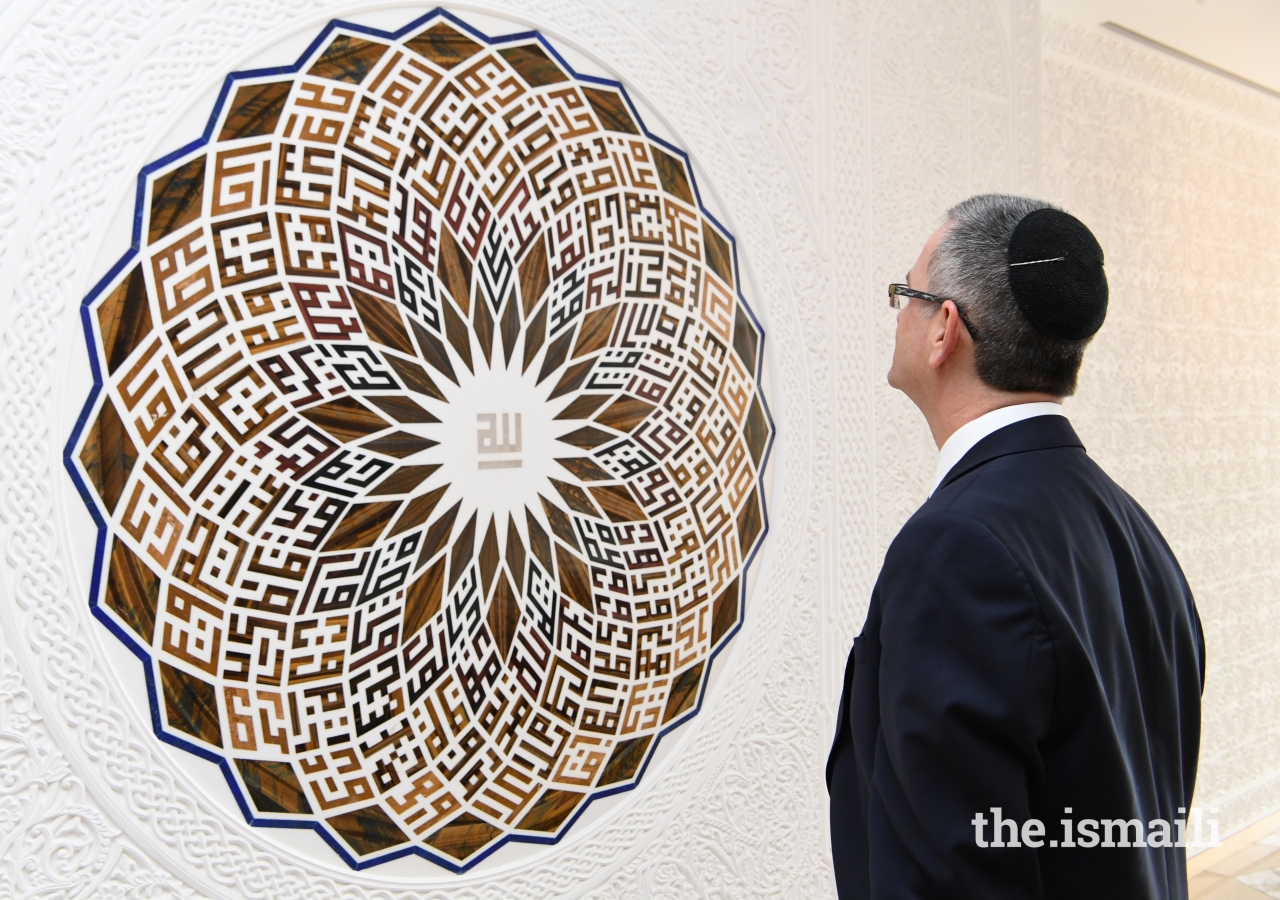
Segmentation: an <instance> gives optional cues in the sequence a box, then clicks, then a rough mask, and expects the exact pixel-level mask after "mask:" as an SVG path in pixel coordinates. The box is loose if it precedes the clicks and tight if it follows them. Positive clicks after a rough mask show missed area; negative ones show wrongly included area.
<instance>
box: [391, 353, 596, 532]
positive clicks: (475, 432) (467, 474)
mask: <svg viewBox="0 0 1280 900" xmlns="http://www.w3.org/2000/svg"><path fill="white" fill-rule="evenodd" d="M511 362H512V367H511V368H506V367H505V366H504V365H503V361H502V357H501V355H500V353H495V359H494V361H493V368H489V367H488V366H486V365H485V362H484V359H483V358H482V357H479V358H476V360H475V372H474V373H473V372H470V371H468V370H467V369H466V368H465V367H462V366H459V367H458V370H457V372H456V375H457V377H458V384H456V385H455V384H453V383H452V382H450V381H448V380H447V379H444V378H440V379H438V387H439V388H440V392H441V393H443V394H444V395H445V397H446V400H447V402H441V401H439V400H436V401H434V402H433V401H427V402H426V403H425V404H424V405H426V406H427V407H428V408H429V409H430V410H431V412H432V413H433V414H434V415H435V416H436V417H437V418H438V419H440V422H439V424H430V425H420V426H417V428H416V429H415V430H416V431H418V433H420V434H422V435H423V436H424V437H429V438H431V439H432V440H435V441H439V442H440V443H439V445H438V446H436V447H431V448H429V449H427V450H424V451H422V452H421V453H418V454H415V455H414V457H413V458H412V459H410V460H405V462H410V463H412V464H414V465H421V464H426V463H439V464H440V466H441V468H440V471H438V472H436V473H434V474H433V475H432V477H431V478H430V479H429V480H428V481H427V482H426V483H425V484H424V485H423V486H422V488H420V489H419V491H422V490H424V489H434V488H436V487H439V486H440V485H442V484H445V483H448V484H449V485H450V487H449V490H448V491H447V492H446V494H445V496H444V498H443V499H442V503H445V504H449V505H452V504H453V503H456V502H457V501H458V500H462V501H463V503H462V509H461V510H460V513H461V517H460V518H461V520H462V521H466V519H468V518H470V516H471V513H472V512H473V511H475V512H477V513H478V521H479V522H481V523H485V522H487V521H489V519H490V517H491V516H494V517H497V519H498V521H499V522H504V521H505V520H506V518H507V515H508V514H511V515H513V516H515V517H516V521H518V522H523V513H521V509H522V508H523V507H528V508H529V509H530V510H532V511H534V512H535V513H536V514H538V515H541V512H542V504H541V502H540V501H539V499H538V495H539V493H541V494H543V495H544V496H548V499H550V498H552V497H555V496H556V494H555V491H554V489H553V487H552V485H551V484H550V483H549V482H548V481H547V479H548V478H558V479H560V480H562V481H563V480H566V479H570V478H571V476H570V475H569V473H568V472H567V471H566V470H565V469H564V468H563V467H562V466H561V465H560V464H559V463H557V462H556V457H557V456H559V457H571V456H577V455H579V454H578V453H576V452H575V450H574V448H573V447H570V446H567V445H565V444H563V443H560V442H559V441H557V440H556V438H557V437H559V436H560V435H562V434H565V433H566V432H569V431H572V430H573V424H572V423H567V422H557V421H555V415H556V413H558V412H559V411H560V410H561V409H562V408H563V407H564V406H566V405H568V403H569V401H570V400H572V397H567V396H566V397H559V398H557V399H556V400H548V395H549V394H550V393H551V392H552V390H553V389H554V387H555V384H556V379H555V378H554V377H551V378H548V379H547V380H546V381H544V382H543V383H542V384H537V383H536V382H537V372H538V366H536V365H533V366H530V367H529V370H528V371H527V372H524V373H521V371H520V369H519V364H520V360H519V359H517V358H514V357H513V358H512V361H511Z"/></svg>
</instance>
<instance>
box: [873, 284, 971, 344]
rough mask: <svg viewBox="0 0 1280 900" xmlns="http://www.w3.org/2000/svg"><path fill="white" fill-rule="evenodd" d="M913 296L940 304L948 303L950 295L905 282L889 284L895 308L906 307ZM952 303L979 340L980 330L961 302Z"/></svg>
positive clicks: (890, 295)
mask: <svg viewBox="0 0 1280 900" xmlns="http://www.w3.org/2000/svg"><path fill="white" fill-rule="evenodd" d="M912 297H918V298H919V299H921V300H928V301H929V302H930V303H936V304H938V305H939V306H941V305H942V304H944V303H946V302H947V300H949V299H951V298H949V297H939V296H938V295H937V294H927V293H925V292H924V291H917V290H916V289H915V288H910V287H907V286H906V285H905V284H891V285H889V305H890V306H891V307H893V308H894V309H904V308H905V307H906V305H907V303H908V302H910V300H911V298H912ZM951 302H952V304H953V305H954V306H955V308H956V312H958V313H959V314H960V321H961V322H963V323H964V327H965V328H967V329H968V330H969V336H970V337H971V338H973V340H974V341H975V342H976V341H977V340H978V331H977V329H975V328H974V327H973V323H972V322H970V321H969V317H968V316H966V315H965V314H964V310H963V309H961V308H960V304H959V303H956V301H954V300H952V301H951Z"/></svg>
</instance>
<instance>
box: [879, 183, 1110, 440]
mask: <svg viewBox="0 0 1280 900" xmlns="http://www.w3.org/2000/svg"><path fill="white" fill-rule="evenodd" d="M907 283H908V285H909V286H910V287H911V288H914V289H915V290H917V291H925V292H928V293H930V294H933V295H935V296H937V297H941V298H946V299H947V300H948V301H949V302H946V303H942V304H939V303H935V302H931V301H928V300H921V299H912V300H911V301H910V302H909V304H908V305H907V306H906V307H904V308H903V309H902V310H901V311H900V312H899V314H898V333H897V338H896V341H895V347H894V360H893V366H892V368H891V369H890V371H889V383H890V384H891V385H893V386H894V387H897V388H899V389H901V390H903V391H904V392H905V393H906V394H907V395H908V396H910V397H911V399H912V400H914V401H915V402H916V404H917V405H918V406H920V408H921V410H922V411H924V413H925V415H926V417H928V418H929V419H930V424H931V426H934V425H935V423H934V419H935V418H936V417H937V416H938V415H942V416H946V415H948V414H949V413H948V408H949V407H952V406H955V405H956V404H957V403H959V404H961V405H962V406H964V407H965V408H966V409H972V408H975V406H986V407H988V408H990V409H994V408H998V407H999V406H1007V405H1010V404H1011V403H1017V402H1023V401H1026V400H1035V399H1061V398H1063V397H1067V396H1069V395H1071V394H1072V393H1074V391H1075V387H1076V377H1077V375H1078V373H1079V371H1080V363H1081V360H1082V358H1083V356H1084V348H1085V346H1086V345H1087V344H1088V343H1089V339H1090V338H1091V337H1092V336H1093V334H1094V332H1096V331H1097V329H1098V327H1099V326H1100V325H1101V324H1102V317H1103V316H1104V315H1105V313H1106V295H1107V294H1106V292H1107V288H1106V276H1105V275H1104V274H1103V271H1102V250H1101V248H1100V247H1098V244H1097V241H1095V240H1094V239H1093V235H1092V234H1091V233H1089V230H1088V229H1087V228H1086V227H1085V226H1084V225H1083V224H1082V223H1080V222H1079V221H1078V220H1076V219H1074V218H1072V217H1071V216H1069V215H1067V214H1066V213H1063V212H1062V211H1060V210H1058V209H1057V207H1054V206H1052V205H1050V204H1048V203H1044V202H1042V201H1038V200H1031V199H1028V198H1025V197H1013V196H1009V195H1004V194H985V195H981V196H977V197H971V198H970V199H968V200H966V201H964V202H963V203H960V204H958V205H957V206H955V207H953V208H952V209H950V210H949V211H948V212H947V215H946V219H945V221H944V222H943V224H942V226H941V227H940V228H939V229H938V230H937V231H935V232H934V233H933V235H931V236H930V238H929V240H928V241H927V242H926V243H925V246H924V249H923V250H922V251H921V253H920V258H919V259H918V260H917V261H916V264H915V265H914V266H913V267H912V269H911V272H910V273H909V274H908V281H907ZM961 313H962V314H963V315H961ZM965 320H967V323H966V321H965ZM970 326H972V331H970ZM973 335H977V338H976V339H975V338H974V336H973ZM939 406H941V408H940V409H931V407H939ZM983 411H987V410H985V409H984V410H983ZM978 414H979V415H980V414H981V413H978ZM961 424H963V423H961ZM946 430H947V429H944V431H946ZM934 431H935V436H938V429H937V427H935V428H934ZM944 439H945V438H944Z"/></svg>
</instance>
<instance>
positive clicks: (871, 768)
mask: <svg viewBox="0 0 1280 900" xmlns="http://www.w3.org/2000/svg"><path fill="white" fill-rule="evenodd" d="M1203 685H1204V639H1203V635H1202V633H1201V630H1200V620H1199V618H1198V616H1197V614H1196V609H1195V604H1194V602H1193V601H1192V597H1191V591H1190V588H1189V587H1188V586H1187V582H1186V579H1185V578H1184V577H1183V575H1182V571H1181V569H1180V568H1179V567H1178V563H1177V560H1175V559H1174V556H1173V553H1172V551H1170V549H1169V546H1168V545H1167V544H1166V543H1165V541H1164V539H1163V538H1162V537H1161V536H1160V532H1159V531H1158V530H1157V529H1156V526H1155V524H1154V523H1153V522H1152V521H1151V519H1150V518H1149V517H1148V516H1147V514H1146V513H1145V512H1144V511H1143V510H1142V508H1141V507H1140V506H1138V504H1137V503H1136V502H1135V501H1134V500H1133V498H1132V497H1130V496H1129V495H1128V494H1126V493H1125V492H1124V491H1123V490H1121V489H1120V487H1119V486H1117V485H1116V483H1115V482H1113V481H1112V480H1111V479H1110V478H1109V477H1107V475H1106V473H1105V472H1103V471H1102V470H1101V469H1100V468H1098V466H1097V465H1096V464H1095V463H1094V462H1093V461H1092V460H1090V459H1089V457H1088V456H1086V455H1085V451H1084V446H1083V445H1082V444H1081V443H1080V440H1079V438H1077V437H1076V434H1075V431H1074V430H1073V429H1072V428H1071V425H1070V423H1068V422H1067V420H1066V419H1065V418H1063V417H1062V416H1039V417H1036V418H1032V419H1025V420H1023V421H1021V422H1017V423H1015V424H1012V425H1009V426H1006V427H1005V428H1002V429H1000V430H998V431H996V432H994V433H993V434H991V435H988V436H987V437H986V438H984V439H983V440H981V441H980V442H978V444H976V445H975V446H974V447H973V449H971V450H970V451H969V453H968V454H967V455H965V457H964V458H963V459H962V460H961V461H960V462H959V463H957V464H956V466H955V467H954V468H953V469H952V470H951V471H950V473H948V475H947V476H946V478H945V479H944V480H943V482H942V484H941V486H940V487H939V488H938V490H937V491H935V492H934V494H933V496H932V497H930V498H929V500H928V501H927V502H926V503H925V504H924V505H923V506H922V507H920V509H919V510H918V511H917V512H916V513H915V515H913V516H912V517H911V519H910V520H909V521H908V522H907V524H906V525H904V526H903V528H902V531H901V532H899V534H898V536H897V537H896V538H895V539H894V541H893V543H892V544H891V545H890V547H889V551H888V553H887V554H886V555H885V561H884V567H883V569H882V570H881V572H880V578H879V580H878V581H877V583H876V587H875V590H874V592H873V593H872V597H871V606H870V609H869V611H868V613H867V620H866V625H865V627H864V628H863V630H862V634H861V635H859V636H858V638H857V639H856V640H855V641H854V645H853V652H852V654H850V657H849V662H848V664H847V666H846V671H845V684H844V693H843V696H842V697H841V700H840V715H839V719H838V723H837V727H836V738H835V743H834V745H833V747H832V750H831V755H830V757H829V759H828V762H827V788H828V791H829V792H830V797H831V845H832V854H833V858H834V863H835V874H836V884H837V886H838V889H839V893H840V898H841V900H858V898H874V900H890V898H894V900H896V898H930V900H941V898H956V900H977V898H981V900H997V898H1015V897H1016V898H1032V897H1035V898H1072V900H1076V898H1088V900H1101V898H1109V897H1115V898H1123V900H1145V898H1152V900H1154V898H1161V900H1164V898H1185V897H1186V896H1187V881H1186V857H1185V850H1183V849H1182V848H1168V849H1164V848H1149V847H1148V848H1139V847H1129V848H1124V847H1119V846H1117V847H1114V848H1103V847H1093V848H1091V849H1084V848H1081V847H1076V848H1072V849H1063V848H1061V847H1058V848H1051V847H1050V846H1049V845H1048V842H1049V840H1050V839H1055V840H1060V839H1061V835H1062V830H1063V826H1062V825H1061V824H1060V820H1061V819H1063V818H1071V819H1072V820H1073V821H1074V822H1075V823H1077V825H1076V826H1075V827H1076V829H1077V830H1076V832H1075V833H1076V834H1077V836H1078V834H1079V832H1078V828H1079V824H1083V823H1082V820H1085V819H1094V820H1102V819H1125V820H1129V819H1140V820H1142V822H1143V823H1144V825H1145V824H1147V823H1149V822H1150V820H1152V819H1156V818H1161V819H1165V820H1168V821H1170V822H1173V821H1174V820H1176V819H1178V818H1180V817H1181V816H1180V815H1179V807H1185V806H1187V805H1188V804H1189V803H1190V800H1191V793H1192V789H1193V787H1194V785H1195V775H1196V759H1197V754H1198V751H1199V745H1200V694H1201V691H1202V689H1203ZM992 807H999V808H1000V809H1001V811H1002V816H1003V817H1004V818H1005V819H1010V818H1012V819H1014V820H1016V821H1017V823H1018V825H1019V826H1021V824H1022V823H1023V822H1024V821H1025V820H1027V819H1028V818H1031V817H1034V818H1037V819H1040V820H1041V821H1042V822H1043V823H1044V825H1045V835H1044V838H1043V840H1044V846H1042V847H1041V848H1039V849H1033V848H1031V847H1028V846H1025V845H1023V846H1021V847H1004V848H994V847H987V848H985V849H984V848H981V847H979V846H978V845H977V843H976V840H975V828H974V825H973V817H974V815H975V814H976V813H979V812H982V813H984V815H985V816H986V818H987V820H988V822H990V820H991V819H992V817H993V815H992V813H991V808H992ZM1064 808H1070V809H1071V810H1072V811H1071V812H1070V813H1066V812H1064ZM985 831H986V833H985V839H986V840H987V841H990V840H991V839H992V833H991V831H992V829H991V825H990V824H988V825H987V826H986V830H985ZM1115 834H1116V837H1115V838H1114V840H1115V841H1116V842H1120V841H1121V840H1122V839H1123V837H1122V836H1120V835H1119V832H1118V831H1117V832H1115ZM1003 836H1004V837H1005V838H1007V837H1008V828H1007V827H1006V828H1005V829H1003ZM1174 837H1175V838H1176V834H1175V835H1174ZM1129 838H1130V840H1132V828H1130V830H1129Z"/></svg>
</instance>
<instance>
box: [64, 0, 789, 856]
mask: <svg viewBox="0 0 1280 900" xmlns="http://www.w3.org/2000/svg"><path fill="white" fill-rule="evenodd" d="M739 287H740V276H739V272H738V269H737V261H736V256H735V251H734V241H733V238H732V237H731V236H730V235H729V234H728V233H727V232H726V231H725V230H724V229H723V228H721V227H720V225H719V224H718V223H717V222H716V221H715V220H714V218H713V217H712V216H711V215H710V214H709V213H707V212H706V210H705V209H703V208H702V205H701V202H700V200H699V195H698V190H697V187H696V185H695V183H694V177H693V172H692V169H691V167H690V165H689V162H688V158H687V157H686V156H685V155H684V153H682V152H681V151H680V150H678V149H676V148H674V147H672V146H671V145H669V144H668V143H666V142H664V141H663V140H661V139H658V138H656V137H654V136H652V135H650V134H649V133H648V132H647V131H646V129H645V128H644V126H643V124H642V122H641V120H640V117H639V115H638V114H637V112H636V110H635V108H634V106H633V105H632V103H631V101H630V100H629V99H628V97H627V94H626V92H625V91H624V90H623V89H622V87H621V85H619V84H618V83H616V82H613V81H607V80H603V79H599V78H594V77H589V76H584V75H579V74H577V73H575V72H574V71H573V70H572V68H571V67H570V66H569V65H567V64H566V63H565V62H564V60H563V59H561V57H560V56H559V55H558V54H557V53H556V52H555V50H554V49H553V48H552V47H551V46H550V44H548V43H547V42H546V41H545V40H544V39H543V38H542V37H541V36H540V35H537V34H535V33H526V34H522V35H515V36H509V37H505V38H498V39H489V38H487V37H485V36H484V35H482V34H480V33H479V32H477V31H475V30H474V29H472V28H471V27H469V26H468V25H466V24H465V23H463V22H462V21H460V20H459V19H457V18H455V17H453V16H451V15H449V14H447V13H444V12H441V11H436V12H433V13H431V14H429V15H428V16H426V17H424V18H422V19H419V20H418V21H416V22H414V23H412V24H410V25H409V26H407V27H406V28H404V29H402V30H401V31H399V32H396V33H394V34H390V33H385V32H380V31H376V30H373V29H369V28H364V27H360V26H355V25H350V24H347V23H343V22H333V23H331V24H330V25H329V26H328V27H327V28H326V29H325V30H324V31H323V32H322V34H321V35H320V36H319V37H318V38H317V40H316V41H315V43H313V44H312V46H311V47H310V48H309V49H308V50H307V51H306V53H304V54H303V56H302V58H301V59H300V60H299V62H298V64H297V65H295V66H290V67H284V68H277V69H270V70H260V71H255V72H242V73H236V74H233V75H231V76H230V77H228V79H227V81H226V85H225V87H224V89H223V92H222V94H221V96H220V97H219V99H218V102H217V105H216V107H215V110H214V112H213V115H212V117H211V119H210V122H209V125H208V128H207V129H206V131H205V133H204V137H203V138H202V139H201V140H199V141H196V142H195V143H193V144H191V145H189V146H187V147H184V148H182V149H180V150H178V151H177V152H175V153H173V154H171V155H169V156H167V157H165V158H163V159H161V160H159V161H158V162H156V163H154V164H152V165H149V166H147V167H146V168H145V169H144V170H143V171H142V173H141V175H140V177H139V182H138V205H137V212H136V216H135V220H134V238H133V248H132V249H131V250H130V251H129V252H128V253H127V254H126V255H125V256H124V258H123V259H121V260H120V262H119V263H118V264H117V265H116V266H115V267H114V268H113V269H112V270H111V272H110V273H108V274H107V276H106V277H105V278H104V279H103V280H102V282H101V283H100V284H99V285H98V286H97V287H96V288H95V289H94V291H93V292H92V293H91V294H90V295H89V297H88V298H87V299H86V301H85V304H84V309H83V317H84V326H85V332H86V335H87V340H88V344H89V353H90V357H91V359H92V363H93V366H94V375H95V387H94V390H93V393H92V395H91V397H90V398H89V401H88V403H87V405H86V407H85V410H84V413H83V414H82V416H81V420H80V423H79V424H78V425H77V428H76V431H75V434H74V435H73V436H72V438H71V442H70V444H69V446H68V450H67V466H68V469H69V470H70V471H71V473H72V476H73V478H74V479H75V480H76V483H77V485H78V486H79V487H80V490H81V494H82V496H83V497H84V499H85V502H86V503H87V504H88V506H89V508H90V510H91V511H92V513H93V515H94V517H95V519H96V521H97V523H98V526H99V536H98V549H97V559H96V564H95V570H94V571H95V575H94V580H93V588H92V596H91V597H90V604H91V606H92V608H93V611H94V614H95V615H96V616H97V617H98V619H100V620H101V621H102V622H103V623H104V624H105V625H106V626H107V627H108V628H109V629H111V631H112V632H113V633H114V634H115V635H116V636H117V637H119V638H120V639H121V640H123V641H124V642H125V643H126V644H127V645H128V646H129V647H130V648H131V649H132V650H133V651H134V653H136V654H137V655H138V656H139V657H140V658H141V659H142V660H143V662H144V665H145V668H146V674H147V681H148V684H149V686H150V698H149V700H150V704H151V707H152V717H153V721H154V726H155V730H156V733H157V735H159V736H160V738H161V739H163V740H165V741H167V742H169V743H172V744H176V745H178V746H180V747H183V748H185V749H187V750H189V751H191V752H193V753H196V754H199V755H200V756H202V757H204V758H206V759H209V760H213V761H215V762H217V763H219V765H220V766H221V768H222V771H223V773H224V775H225V776H226V778H227V780H228V782H229V784H230V785H231V788H232V792H233V793H234V794H235V796H236V798H237V800H238V802H239V804H240V806H241V808H242V810H243V812H244V814H245V816H246V817H247V819H248V820H249V821H250V822H251V823H253V824H260V825H277V826H286V827H309V828H314V829H316V830H317V831H318V832H319V833H320V834H321V835H322V836H323V837H324V838H325V840H326V841H328V843H329V844H330V845H331V846H332V847H333V848H334V850H336V851H337V852H338V853H339V854H340V855H341V856H342V858H343V859H344V860H346V861H347V862H348V863H349V864H350V865H352V866H354V867H358V868H359V867H364V866H369V865H374V864H376V863H379V862H384V861H386V860H388V859H392V858H395V857H397V856H401V855H404V854H405V853H410V852H412V853H417V854H419V855H422V856H424V857H426V858H428V859H431V860H433V861H434V862H436V863H438V864H439V865H441V866H444V867H446V868H448V869H451V870H454V871H462V870H465V869H467V868H469V867H470V866H472V865H474V864H475V863H477V862H478V861H479V860H481V859H482V858H484V857H485V856H486V855H487V854H489V853H491V852H492V851H493V850H494V849H496V848H497V847H498V846H500V845H501V844H502V843H503V842H504V841H507V840H520V841H540V842H553V841H555V840H557V839H558V838H559V837H560V836H561V835H562V834H563V833H564V832H565V830H566V829H567V828H569V827H570V826H571V825H572V823H573V821H574V820H575V819H576V818H577V817H578V815H580V814H581V812H582V811H583V810H584V809H585V807H586V805H587V804H588V803H589V802H590V800H591V799H593V798H595V797H600V796H604V795H606V794H610V793H614V792H616V791H619V790H625V789H627V788H629V787H632V786H634V785H635V784H636V783H637V782H638V780H639V779H640V777H641V775H642V774H643V772H644V769H645V766H646V764H647V762H648V760H649V759H650V757H651V755H652V754H653V752H654V749H655V747H656V745H657V742H658V740H659V739H660V737H661V736H662V734H664V733H665V732H666V731H668V730H670V729H672V728H674V727H675V726H676V725H678V724H679V723H681V722H682V721H684V720H686V719H688V718H689V717H690V716H692V715H694V714H695V713H696V712H697V710H698V709H699V707H700V704H701V698H702V693H703V690H704V687H705V684H706V681H707V677H708V675H709V672H710V665H711V660H712V657H713V656H714V654H715V653H716V652H717V651H718V650H719V649H721V648H722V647H723V646H724V644H725V643H726V642H727V641H728V640H730V639H731V637H732V636H733V634H734V633H735V632H736V630H737V628H738V626H739V624H740V621H741V616H742V610H743V598H744V592H745V584H746V568H747V565H748V564H749V563H750V561H751V558H752V556H753V555H754V553H755V552H756V550H757V549H758V547H759V545H760V543H761V541H762V540H763V538H764V533H765V525H766V521H765V506H764V496H763V486H762V472H763V469H764V465H765V461H766V457H767V454H768V449H769V446H770V443H771V441H772V437H773V425H772V422H771V419H770V417H769V414H768V411H767V408H766V406H765V402H764V397H763V396H762V393H761V390H760V383H759V377H760V371H761V365H762V352H763V348H762V342H763V334H762V333H761V331H760V328H759V325H758V324H757V323H756V321H755V318H754V317H753V316H752V314H751V312H750V310H748V308H747V306H746V304H745V302H744V301H743V299H742V297H741V294H740V290H739Z"/></svg>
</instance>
